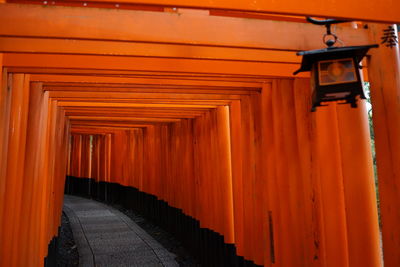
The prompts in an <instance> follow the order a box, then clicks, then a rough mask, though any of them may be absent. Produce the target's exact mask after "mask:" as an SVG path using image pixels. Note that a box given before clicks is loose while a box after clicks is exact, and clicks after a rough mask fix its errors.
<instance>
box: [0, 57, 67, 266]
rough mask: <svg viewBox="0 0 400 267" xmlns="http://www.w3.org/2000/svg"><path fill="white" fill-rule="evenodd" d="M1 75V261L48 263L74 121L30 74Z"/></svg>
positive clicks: (12, 263)
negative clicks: (69, 123) (70, 133)
mask: <svg viewBox="0 0 400 267" xmlns="http://www.w3.org/2000/svg"><path fill="white" fill-rule="evenodd" d="M0 59H1V57H0ZM0 77H1V87H0V266H2V267H3V266H4V267H6V266H7V267H8V266H43V265H44V259H45V257H46V256H47V254H48V245H49V243H50V242H51V240H53V239H54V237H55V236H57V235H58V227H59V225H60V217H61V209H62V202H63V192H64V180H65V169H66V168H65V166H66V162H67V161H66V160H67V147H68V134H69V127H68V123H67V121H66V119H65V116H64V111H63V110H62V109H60V108H58V107H57V103H56V102H55V101H52V100H50V99H49V97H48V93H47V92H44V91H43V90H42V88H41V85H40V84H37V83H30V76H29V75H25V74H9V73H7V69H2V75H1V76H0Z"/></svg>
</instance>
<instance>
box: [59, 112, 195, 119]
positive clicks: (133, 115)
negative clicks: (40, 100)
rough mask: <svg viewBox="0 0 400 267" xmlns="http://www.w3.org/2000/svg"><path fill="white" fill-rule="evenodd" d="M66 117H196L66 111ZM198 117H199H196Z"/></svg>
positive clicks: (192, 116) (190, 115)
mask: <svg viewBox="0 0 400 267" xmlns="http://www.w3.org/2000/svg"><path fill="white" fill-rule="evenodd" d="M65 115H66V116H100V117H105V116H110V117H146V118H170V119H193V118H195V117H196V116H195V115H192V114H180V115H178V114H162V113H155V112H150V113H140V112H131V113H128V112H126V113H122V112H108V113H107V112H101V111H96V110H93V111H67V112H65ZM198 116H199V115H198Z"/></svg>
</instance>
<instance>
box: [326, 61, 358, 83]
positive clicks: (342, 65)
mask: <svg viewBox="0 0 400 267" xmlns="http://www.w3.org/2000/svg"><path fill="white" fill-rule="evenodd" d="M318 74H319V84H320V85H331V84H343V83H352V82H356V81H357V80H358V79H357V74H356V68H355V66H354V61H353V59H352V58H342V59H333V60H323V61H319V62H318Z"/></svg>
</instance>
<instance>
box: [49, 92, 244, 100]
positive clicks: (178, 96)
mask: <svg viewBox="0 0 400 267" xmlns="http://www.w3.org/2000/svg"><path fill="white" fill-rule="evenodd" d="M49 97H51V98H53V97H54V98H70V97H79V98H92V99H95V98H106V99H107V98H108V99H116V100H117V99H161V100H172V99H179V100H188V101H191V100H221V99H222V100H234V99H241V96H239V95H233V94H232V95H217V94H168V93H146V92H140V93H122V92H75V91H51V92H49Z"/></svg>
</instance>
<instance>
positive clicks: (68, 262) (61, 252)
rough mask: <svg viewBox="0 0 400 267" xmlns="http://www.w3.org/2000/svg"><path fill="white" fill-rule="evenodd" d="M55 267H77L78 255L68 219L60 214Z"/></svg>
mask: <svg viewBox="0 0 400 267" xmlns="http://www.w3.org/2000/svg"><path fill="white" fill-rule="evenodd" d="M58 246H59V247H58V255H57V267H78V266H79V254H78V250H77V248H76V245H75V241H74V236H73V234H72V230H71V226H70V224H69V220H68V217H67V216H66V215H65V214H64V212H63V213H62V217H61V231H60V236H59V243H58Z"/></svg>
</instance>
